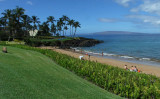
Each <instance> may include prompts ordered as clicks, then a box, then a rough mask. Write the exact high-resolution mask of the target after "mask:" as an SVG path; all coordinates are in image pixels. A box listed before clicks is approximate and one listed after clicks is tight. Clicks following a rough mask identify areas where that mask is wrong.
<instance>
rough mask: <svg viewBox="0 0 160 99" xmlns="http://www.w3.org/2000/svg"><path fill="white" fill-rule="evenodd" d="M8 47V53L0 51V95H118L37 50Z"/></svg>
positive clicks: (84, 98) (75, 98)
mask: <svg viewBox="0 0 160 99" xmlns="http://www.w3.org/2000/svg"><path fill="white" fill-rule="evenodd" d="M0 49H2V47H1V46H0ZM8 51H9V53H7V54H4V53H2V52H0V55H1V57H0V79H1V80H0V98H1V99H4V98H7V99H9V98H12V99H25V98H26V99H27V98H30V99H51V98H52V99H108V98H110V99H113V98H116V99H117V98H120V97H119V96H116V95H113V94H111V93H109V92H107V91H105V90H103V89H101V88H99V87H97V86H95V85H93V84H91V83H90V82H88V81H86V80H84V79H82V78H80V77H78V76H76V75H75V74H74V73H72V72H70V71H68V70H66V69H64V68H62V67H60V66H58V65H57V64H56V63H54V62H53V61H52V60H51V59H49V58H48V57H46V56H44V55H42V54H40V53H38V52H34V51H29V50H23V49H18V48H14V47H8Z"/></svg>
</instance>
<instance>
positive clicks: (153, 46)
mask: <svg viewBox="0 0 160 99" xmlns="http://www.w3.org/2000/svg"><path fill="white" fill-rule="evenodd" d="M83 36H85V37H90V38H94V39H98V40H103V41H104V43H101V44H98V45H96V46H93V47H83V48H82V49H84V50H85V51H87V52H88V51H89V53H90V54H93V55H101V53H102V52H103V53H104V57H110V58H117V59H121V60H127V61H136V62H140V63H147V64H148V63H149V64H156V65H158V66H160V63H159V62H160V35H159V34H157V35H155V34H143V35H142V34H141V35H83ZM137 60H138V61H137ZM155 62H156V63H155Z"/></svg>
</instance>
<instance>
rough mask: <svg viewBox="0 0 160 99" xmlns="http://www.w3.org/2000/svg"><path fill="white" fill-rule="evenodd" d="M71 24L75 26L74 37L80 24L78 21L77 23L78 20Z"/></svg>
mask: <svg viewBox="0 0 160 99" xmlns="http://www.w3.org/2000/svg"><path fill="white" fill-rule="evenodd" d="M73 26H74V27H75V32H74V37H75V34H76V31H77V28H78V27H79V28H80V27H81V26H80V23H79V22H78V21H76V22H74V23H73Z"/></svg>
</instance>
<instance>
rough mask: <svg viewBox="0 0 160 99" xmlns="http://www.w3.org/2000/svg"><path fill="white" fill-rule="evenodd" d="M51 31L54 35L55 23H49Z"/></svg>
mask: <svg viewBox="0 0 160 99" xmlns="http://www.w3.org/2000/svg"><path fill="white" fill-rule="evenodd" d="M51 32H52V33H54V35H55V34H56V26H55V24H52V25H51Z"/></svg>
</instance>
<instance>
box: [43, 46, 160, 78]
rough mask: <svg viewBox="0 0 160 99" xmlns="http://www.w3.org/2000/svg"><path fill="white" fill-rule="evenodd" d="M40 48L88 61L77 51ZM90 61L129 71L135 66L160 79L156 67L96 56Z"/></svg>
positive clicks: (85, 56)
mask: <svg viewBox="0 0 160 99" xmlns="http://www.w3.org/2000/svg"><path fill="white" fill-rule="evenodd" d="M40 48H42V49H50V50H53V51H56V52H59V53H62V54H66V55H69V56H72V57H74V58H79V56H82V55H83V56H84V59H85V60H89V56H88V55H85V54H84V53H81V51H79V52H77V51H74V50H73V49H67V50H66V49H59V48H57V47H51V46H44V47H40ZM90 60H91V61H97V62H99V63H102V64H107V65H112V66H115V67H119V68H124V66H125V65H127V66H128V68H129V69H130V67H131V66H137V68H138V69H140V70H141V71H142V73H146V74H151V75H155V76H157V77H160V68H159V67H156V66H152V65H144V64H138V63H130V62H125V61H120V60H116V59H109V58H103V57H97V56H90Z"/></svg>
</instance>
